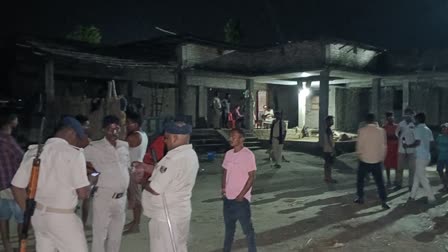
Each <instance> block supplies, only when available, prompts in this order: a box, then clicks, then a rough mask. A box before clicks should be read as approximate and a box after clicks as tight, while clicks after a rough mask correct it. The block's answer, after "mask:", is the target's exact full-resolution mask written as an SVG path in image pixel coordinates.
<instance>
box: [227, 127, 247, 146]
mask: <svg viewBox="0 0 448 252" xmlns="http://www.w3.org/2000/svg"><path fill="white" fill-rule="evenodd" d="M229 143H230V146H232V147H233V148H234V147H237V146H240V145H243V143H244V137H242V136H241V135H240V133H238V132H237V131H232V132H231V133H230V139H229Z"/></svg>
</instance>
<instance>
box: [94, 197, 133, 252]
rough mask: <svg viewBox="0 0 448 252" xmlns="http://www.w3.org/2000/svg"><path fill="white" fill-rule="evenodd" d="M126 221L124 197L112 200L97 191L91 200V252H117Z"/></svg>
mask: <svg viewBox="0 0 448 252" xmlns="http://www.w3.org/2000/svg"><path fill="white" fill-rule="evenodd" d="M125 221H126V196H123V197H121V198H119V199H113V198H112V196H111V194H109V193H103V192H101V191H98V192H97V193H96V194H95V196H94V198H93V215H92V234H93V238H92V240H93V241H92V252H119V251H120V245H121V237H122V234H123V228H124V223H125Z"/></svg>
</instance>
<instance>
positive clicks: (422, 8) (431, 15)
mask: <svg viewBox="0 0 448 252" xmlns="http://www.w3.org/2000/svg"><path fill="white" fill-rule="evenodd" d="M29 2H30V3H23V6H16V8H17V13H16V14H15V15H14V16H15V17H14V25H13V26H11V27H13V30H15V31H18V32H24V33H34V34H41V35H45V36H52V37H57V36H64V35H65V34H66V33H68V32H69V31H71V30H72V29H73V28H74V27H75V26H76V25H78V24H85V25H89V24H92V25H95V26H97V27H99V28H100V29H101V31H102V34H103V42H105V43H119V42H125V41H132V40H141V39H147V38H152V37H155V36H160V35H162V34H161V33H160V32H158V31H156V30H155V29H154V26H160V27H163V28H165V29H168V30H172V31H176V32H179V33H191V34H195V35H198V36H201V37H205V38H210V39H215V40H222V39H223V27H224V24H225V22H226V20H228V19H229V18H237V19H239V20H240V22H241V26H242V31H243V35H244V40H243V41H244V43H245V44H253V45H261V44H272V43H275V42H280V41H287V40H298V39H306V38H317V37H319V36H321V35H324V36H331V37H338V38H344V39H350V40H358V41H361V42H366V43H371V44H373V45H377V46H382V47H386V48H410V47H442V46H443V47H448V1H447V0H370V1H364V0H339V1H338V0H306V1H305V0H227V1H223V0H182V1H173V0H164V1H155V0H121V1H116V0H108V1H99V0H90V1H85V0H77V1H73V0H40V1H29ZM268 6H270V7H268ZM8 26H9V25H8Z"/></svg>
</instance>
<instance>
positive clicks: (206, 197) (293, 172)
mask: <svg viewBox="0 0 448 252" xmlns="http://www.w3.org/2000/svg"><path fill="white" fill-rule="evenodd" d="M256 156H257V165H258V171H257V178H256V182H255V188H254V192H253V193H254V196H253V201H252V220H253V222H254V227H255V230H256V233H257V246H258V251H406V252H410V251H448V232H447V231H448V218H447V217H448V213H447V211H446V210H445V209H446V208H447V206H448V203H447V201H448V195H445V194H441V193H439V192H438V190H439V189H440V188H441V187H440V185H439V180H438V177H437V174H436V172H435V168H434V167H429V168H428V175H429V177H430V180H431V182H432V185H433V190H434V191H435V192H436V193H437V199H438V200H437V203H436V204H435V205H434V206H429V205H427V204H425V200H424V197H423V195H422V194H421V192H420V193H419V197H420V199H418V200H417V201H415V202H407V199H408V197H409V193H408V192H407V188H405V189H402V190H400V191H397V192H392V191H390V192H389V198H390V201H389V203H390V206H391V209H390V210H386V211H384V210H382V209H381V207H380V206H379V205H378V203H379V202H378V198H377V194H376V188H375V185H373V184H372V183H371V184H369V185H368V186H367V187H366V203H365V204H364V205H355V204H353V203H352V200H353V198H354V197H355V195H354V192H355V179H356V175H355V165H356V158H354V157H353V155H352V154H348V155H345V156H342V157H339V160H338V162H337V168H336V169H335V171H334V177H335V178H336V179H337V180H338V181H339V183H338V184H336V185H334V186H327V185H326V184H325V183H323V168H321V167H322V164H323V161H322V160H321V159H320V158H318V157H314V156H310V155H307V154H303V153H297V152H286V153H285V157H286V158H287V159H288V160H290V161H291V162H290V163H283V164H282V168H281V169H275V168H271V166H270V164H269V163H268V161H266V160H264V158H265V157H266V154H265V153H264V151H262V150H259V151H256ZM221 161H222V157H218V158H217V159H216V160H215V161H213V162H207V161H204V162H201V171H200V173H199V175H198V177H197V181H196V186H195V189H194V192H193V198H192V202H193V215H192V220H191V232H190V241H189V251H192V252H215V251H216V252H217V251H221V249H222V242H223V236H224V224H223V217H222V202H221V199H220V197H219V195H220V194H219V193H220V172H221V170H220V163H221ZM406 179H407V178H406V177H405V181H407V180H406ZM130 217H131V214H130V213H128V219H129V218H130ZM87 237H88V240H89V241H90V240H91V233H90V231H88V232H87ZM235 239H236V241H235V244H234V250H233V251H247V248H246V245H245V239H244V235H243V234H242V232H241V228H240V227H239V226H238V228H237V233H236V237H235ZM121 251H123V252H143V251H149V242H148V228H147V219H146V218H144V219H143V222H142V224H141V233H139V234H131V235H126V236H124V237H123V242H122V249H121Z"/></svg>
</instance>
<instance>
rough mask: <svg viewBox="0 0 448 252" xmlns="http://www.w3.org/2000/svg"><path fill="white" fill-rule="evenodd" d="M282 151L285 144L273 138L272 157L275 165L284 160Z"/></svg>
mask: <svg viewBox="0 0 448 252" xmlns="http://www.w3.org/2000/svg"><path fill="white" fill-rule="evenodd" d="M282 151H283V144H280V141H279V140H278V138H277V137H273V138H272V157H273V158H274V161H275V164H278V163H280V161H281V160H282Z"/></svg>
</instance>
